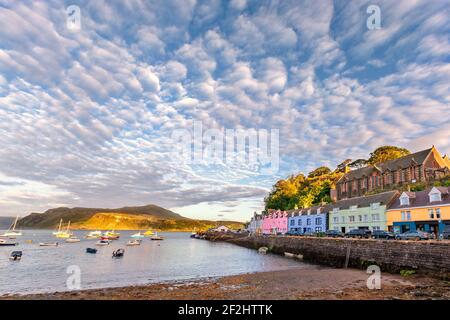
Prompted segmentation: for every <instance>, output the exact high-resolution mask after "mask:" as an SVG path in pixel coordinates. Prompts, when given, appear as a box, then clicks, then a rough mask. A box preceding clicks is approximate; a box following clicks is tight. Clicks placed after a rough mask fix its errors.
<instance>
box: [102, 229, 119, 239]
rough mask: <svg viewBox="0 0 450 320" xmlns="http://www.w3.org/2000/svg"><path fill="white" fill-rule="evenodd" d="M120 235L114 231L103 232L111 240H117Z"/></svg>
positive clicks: (104, 236)
mask: <svg viewBox="0 0 450 320" xmlns="http://www.w3.org/2000/svg"><path fill="white" fill-rule="evenodd" d="M119 237H120V233H118V232H114V230H112V231H107V232H105V233H104V234H103V238H107V239H109V240H117V239H119Z"/></svg>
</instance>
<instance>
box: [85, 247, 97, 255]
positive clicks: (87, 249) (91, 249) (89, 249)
mask: <svg viewBox="0 0 450 320" xmlns="http://www.w3.org/2000/svg"><path fill="white" fill-rule="evenodd" d="M86 253H94V254H95V253H97V249H95V248H86Z"/></svg>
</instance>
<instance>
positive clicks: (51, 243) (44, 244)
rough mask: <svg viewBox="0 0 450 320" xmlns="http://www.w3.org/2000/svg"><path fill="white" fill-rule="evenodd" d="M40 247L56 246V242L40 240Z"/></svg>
mask: <svg viewBox="0 0 450 320" xmlns="http://www.w3.org/2000/svg"><path fill="white" fill-rule="evenodd" d="M39 246H40V247H57V246H58V242H41V243H39Z"/></svg>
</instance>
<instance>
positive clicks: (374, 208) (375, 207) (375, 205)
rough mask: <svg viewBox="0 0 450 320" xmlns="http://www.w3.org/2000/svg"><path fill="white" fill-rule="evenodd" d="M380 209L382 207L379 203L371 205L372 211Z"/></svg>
mask: <svg viewBox="0 0 450 320" xmlns="http://www.w3.org/2000/svg"><path fill="white" fill-rule="evenodd" d="M379 207H380V203H379V202H377V203H371V204H370V209H372V210H377V209H378V208H379Z"/></svg>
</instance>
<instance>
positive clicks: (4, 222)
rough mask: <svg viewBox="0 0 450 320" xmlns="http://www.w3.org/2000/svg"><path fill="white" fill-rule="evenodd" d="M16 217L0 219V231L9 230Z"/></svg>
mask: <svg viewBox="0 0 450 320" xmlns="http://www.w3.org/2000/svg"><path fill="white" fill-rule="evenodd" d="M14 219H15V218H14V217H0V230H6V229H8V228H9V227H10V226H11V225H12V223H13V222H14Z"/></svg>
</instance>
